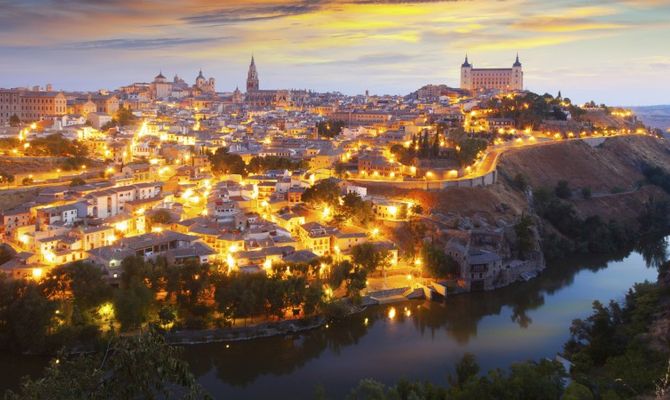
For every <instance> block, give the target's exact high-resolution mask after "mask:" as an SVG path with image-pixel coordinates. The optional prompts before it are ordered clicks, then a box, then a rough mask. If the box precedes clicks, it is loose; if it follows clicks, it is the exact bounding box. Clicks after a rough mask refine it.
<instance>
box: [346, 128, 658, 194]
mask: <svg viewBox="0 0 670 400" xmlns="http://www.w3.org/2000/svg"><path fill="white" fill-rule="evenodd" d="M632 135H637V136H645V134H639V133H627V134H618V135H608V136H588V137H584V138H580V137H575V138H565V139H560V140H557V139H553V138H535V137H533V139H532V140H531V139H530V138H526V139H525V140H523V141H522V142H517V141H511V142H506V143H503V144H500V145H495V146H492V147H490V148H489V149H488V150H487V152H486V154H485V155H484V157H483V158H482V159H481V161H479V162H478V163H475V168H474V171H473V172H471V173H469V174H466V175H463V176H460V177H456V178H443V179H427V181H428V182H431V183H433V182H434V183H440V182H456V181H461V180H466V179H475V178H480V177H482V176H485V175H487V174H489V173H491V172H493V171H495V169H496V168H497V167H498V162H499V161H500V156H501V155H502V154H503V153H505V152H508V151H514V150H523V149H527V148H531V147H538V146H550V145H554V144H559V143H565V142H568V141H577V140H589V139H599V138H608V137H616V136H632ZM353 180H355V181H359V182H388V183H393V182H400V180H392V179H372V178H360V177H356V178H354V179H353ZM405 180H406V181H412V180H426V179H425V178H423V179H421V178H415V179H412V178H410V179H405Z"/></svg>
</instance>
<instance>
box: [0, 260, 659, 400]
mask: <svg viewBox="0 0 670 400" xmlns="http://www.w3.org/2000/svg"><path fill="white" fill-rule="evenodd" d="M645 257H646V256H645ZM646 265H647V263H646V261H645V258H644V257H643V256H642V254H641V253H639V252H634V253H631V254H630V255H626V254H625V253H624V254H618V253H617V254H615V255H612V256H610V257H605V256H599V257H587V256H584V257H577V258H572V259H569V260H564V261H563V262H561V263H560V264H550V265H549V266H548V268H547V269H546V270H545V271H544V272H543V273H542V274H541V275H539V276H538V277H537V278H535V279H533V280H531V281H529V282H522V283H516V284H514V285H512V286H510V287H507V288H502V289H498V290H494V291H490V292H480V293H466V294H463V295H458V296H452V297H448V298H447V299H445V300H444V301H440V302H436V301H422V300H414V301H409V302H406V303H397V304H392V305H379V306H375V307H367V308H365V309H361V310H360V312H358V313H355V314H352V315H350V316H349V317H348V318H346V319H343V320H339V321H336V322H331V321H328V322H326V323H327V324H329V326H328V328H327V329H325V324H324V325H322V326H321V327H322V328H324V329H318V328H319V327H317V328H315V329H311V330H306V331H303V332H301V333H300V334H297V335H292V334H282V335H278V336H273V337H263V338H260V337H259V338H257V340H256V339H254V340H242V339H239V340H235V341H234V342H220V343H208V344H196V343H193V344H187V345H186V346H185V347H184V351H183V352H182V357H183V358H184V359H185V360H186V361H187V362H188V363H189V365H190V366H191V371H192V372H193V373H194V374H195V375H196V377H198V380H199V382H200V383H201V384H202V385H203V386H204V387H205V389H206V390H207V391H208V392H209V393H210V394H212V395H213V396H214V397H216V398H234V399H239V400H245V399H257V398H270V397H273V396H274V397H279V398H313V397H314V387H315V386H317V385H322V386H323V387H324V388H325V389H326V391H327V393H328V394H329V396H330V398H344V397H345V396H346V395H347V393H348V392H349V390H350V389H351V388H352V387H354V386H356V385H357V384H358V381H359V380H360V379H361V378H362V377H374V378H375V379H378V380H381V381H383V382H397V381H398V380H400V379H402V378H407V379H414V380H421V381H429V382H431V383H434V384H444V379H445V378H444V377H445V375H446V374H447V373H449V372H453V371H452V370H451V368H452V367H453V365H454V364H455V363H456V362H457V361H458V359H460V358H461V356H462V354H463V353H464V352H466V351H467V352H471V353H473V354H475V356H476V357H477V360H478V362H479V363H480V366H481V368H482V370H490V369H495V368H502V369H505V368H507V367H509V366H510V365H511V364H513V363H515V362H518V361H523V360H528V359H534V360H537V359H540V358H545V357H551V358H553V357H554V356H555V354H556V353H558V352H560V351H561V350H562V346H563V343H564V342H565V341H566V340H567V339H568V337H569V326H570V324H571V322H572V320H573V319H575V318H583V317H586V316H588V315H589V314H590V313H591V306H592V302H593V300H600V301H601V302H605V303H606V302H608V301H609V300H610V299H613V298H615V299H621V298H622V297H623V296H624V294H625V293H626V291H627V290H628V289H629V288H630V287H631V286H632V285H633V284H634V283H635V282H642V281H644V280H649V281H651V280H656V277H657V273H656V271H655V270H654V269H651V268H648V267H647V266H646ZM391 308H395V309H396V311H397V312H396V313H394V314H395V315H394V318H391V315H390V310H391ZM436 354H439V355H440V356H439V357H436ZM362 355H364V356H362ZM48 360H49V359H48V358H44V357H39V358H38V357H28V356H11V355H7V354H5V355H0V392H2V391H4V390H6V389H10V388H11V389H14V390H15V389H16V388H17V387H18V385H19V382H20V378H21V376H23V375H30V376H32V377H39V376H41V374H42V370H43V368H44V366H45V365H46V364H47V363H48Z"/></svg>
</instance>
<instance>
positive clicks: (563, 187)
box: [554, 181, 572, 199]
mask: <svg viewBox="0 0 670 400" xmlns="http://www.w3.org/2000/svg"><path fill="white" fill-rule="evenodd" d="M554 193H555V194H556V197H558V198H559V199H569V198H570V197H572V190H571V189H570V186H569V184H568V181H558V183H557V184H556V188H555V189H554Z"/></svg>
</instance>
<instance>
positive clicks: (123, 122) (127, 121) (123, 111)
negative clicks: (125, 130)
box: [115, 107, 137, 126]
mask: <svg viewBox="0 0 670 400" xmlns="http://www.w3.org/2000/svg"><path fill="white" fill-rule="evenodd" d="M115 119H116V121H117V122H118V124H119V125H120V126H127V125H131V124H132V123H134V122H135V121H136V120H137V117H136V116H135V115H134V114H133V112H132V111H131V110H130V108H125V107H121V108H119V110H118V111H117V112H116V116H115Z"/></svg>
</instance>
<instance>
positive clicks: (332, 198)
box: [302, 179, 340, 207]
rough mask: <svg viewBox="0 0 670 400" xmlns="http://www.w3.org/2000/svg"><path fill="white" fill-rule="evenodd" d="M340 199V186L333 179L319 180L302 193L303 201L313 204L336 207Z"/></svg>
mask: <svg viewBox="0 0 670 400" xmlns="http://www.w3.org/2000/svg"><path fill="white" fill-rule="evenodd" d="M339 200H340V188H339V186H337V183H336V182H335V181H334V180H332V179H326V180H322V181H320V182H317V183H316V184H314V185H313V186H312V187H310V188H307V189H305V191H304V192H303V194H302V201H304V202H305V203H309V204H313V205H320V204H327V205H330V206H333V207H335V206H337V205H338V204H339Z"/></svg>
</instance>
